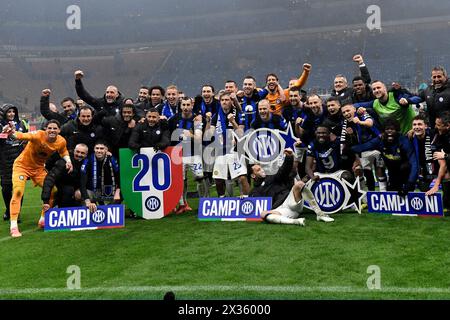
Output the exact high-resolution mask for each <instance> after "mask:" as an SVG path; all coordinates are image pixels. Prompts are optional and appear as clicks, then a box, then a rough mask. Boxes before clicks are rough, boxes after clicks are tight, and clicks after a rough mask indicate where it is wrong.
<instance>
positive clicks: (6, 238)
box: [0, 229, 38, 242]
mask: <svg viewBox="0 0 450 320" xmlns="http://www.w3.org/2000/svg"><path fill="white" fill-rule="evenodd" d="M36 230H38V229H29V230H25V231H21V233H22V234H27V233H30V232H34V231H36ZM14 239H17V240H19V239H20V238H12V237H11V236H7V237H4V238H0V242H3V241H7V240H14Z"/></svg>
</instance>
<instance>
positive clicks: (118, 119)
mask: <svg viewBox="0 0 450 320" xmlns="http://www.w3.org/2000/svg"><path fill="white" fill-rule="evenodd" d="M135 110H136V108H135V105H134V104H133V100H131V99H125V100H124V104H123V105H122V106H121V107H120V112H119V114H116V115H115V116H108V117H105V118H103V119H102V130H103V131H102V133H103V136H104V138H105V139H106V140H107V142H108V144H109V147H110V150H109V151H111V153H112V154H113V155H114V157H116V159H119V149H120V148H128V142H129V141H130V137H131V132H132V131H133V128H134V127H135V126H136V123H137V121H136V120H139V119H137V118H136V112H135Z"/></svg>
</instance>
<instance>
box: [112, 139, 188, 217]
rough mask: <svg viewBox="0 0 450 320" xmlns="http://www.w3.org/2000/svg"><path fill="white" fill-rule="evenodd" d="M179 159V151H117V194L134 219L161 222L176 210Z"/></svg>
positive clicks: (180, 183) (180, 187) (180, 184)
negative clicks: (159, 220)
mask: <svg viewBox="0 0 450 320" xmlns="http://www.w3.org/2000/svg"><path fill="white" fill-rule="evenodd" d="M181 155H182V148H181V147H167V148H166V149H164V150H163V151H158V152H155V151H154V149H153V148H141V149H140V152H139V153H134V152H133V151H132V150H130V149H120V153H119V157H120V190H121V191H122V196H123V198H124V200H125V202H126V203H127V206H128V207H129V208H130V209H131V210H132V211H133V212H134V213H136V215H137V216H140V217H142V218H144V219H161V218H163V217H164V216H167V215H168V214H169V213H170V211H172V210H173V209H174V208H175V207H176V205H177V203H178V201H179V200H180V197H181V195H182V194H183V164H182V157H181Z"/></svg>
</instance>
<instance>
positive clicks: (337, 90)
mask: <svg viewBox="0 0 450 320" xmlns="http://www.w3.org/2000/svg"><path fill="white" fill-rule="evenodd" d="M353 61H354V62H356V63H357V64H358V68H359V72H360V74H361V75H360V77H357V78H356V77H355V78H354V79H353V81H352V82H353V85H354V86H355V84H356V87H353V88H352V87H349V86H348V83H347V79H346V78H345V76H344V75H342V74H338V75H336V76H335V78H334V83H333V90H332V92H331V96H332V97H338V98H339V100H340V101H341V104H344V103H346V102H351V101H353V102H362V101H360V99H363V100H364V102H367V101H365V98H366V95H367V93H366V90H365V88H368V89H369V90H370V87H368V84H370V80H371V79H370V74H369V70H368V69H367V67H366V65H365V64H364V60H363V57H362V55H360V54H357V55H355V56H353ZM355 80H356V81H355ZM361 82H362V85H363V86H364V88H360V86H359V85H360V84H361Z"/></svg>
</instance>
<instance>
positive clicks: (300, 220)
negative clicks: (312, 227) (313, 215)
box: [295, 218, 306, 227]
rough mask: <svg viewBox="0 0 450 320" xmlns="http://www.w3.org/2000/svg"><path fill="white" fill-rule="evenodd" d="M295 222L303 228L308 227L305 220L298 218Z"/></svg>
mask: <svg viewBox="0 0 450 320" xmlns="http://www.w3.org/2000/svg"><path fill="white" fill-rule="evenodd" d="M295 221H296V222H297V224H298V225H299V226H302V227H304V226H306V225H305V218H297V219H295Z"/></svg>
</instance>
